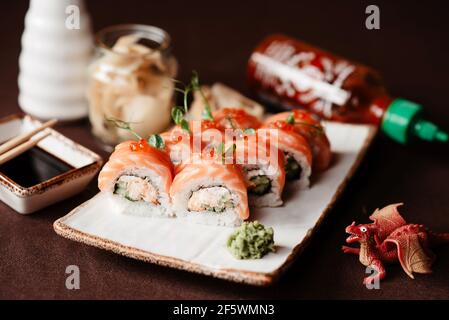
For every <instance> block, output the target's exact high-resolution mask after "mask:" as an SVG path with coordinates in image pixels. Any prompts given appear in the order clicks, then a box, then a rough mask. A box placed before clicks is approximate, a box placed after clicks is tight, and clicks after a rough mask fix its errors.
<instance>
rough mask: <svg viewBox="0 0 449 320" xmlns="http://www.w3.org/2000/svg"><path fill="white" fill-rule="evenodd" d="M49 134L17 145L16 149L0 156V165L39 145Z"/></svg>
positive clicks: (46, 133)
mask: <svg viewBox="0 0 449 320" xmlns="http://www.w3.org/2000/svg"><path fill="white" fill-rule="evenodd" d="M50 134H51V132H45V133H43V134H42V135H41V136H40V137H38V138H36V139H30V140H28V141H27V142H25V143H22V144H21V145H18V146H17V147H15V148H13V149H11V150H9V151H7V152H5V153H4V154H2V155H0V165H2V164H4V163H5V162H7V161H9V160H11V159H13V158H15V157H17V156H18V155H20V154H22V153H24V152H25V151H27V150H29V149H31V148H32V147H34V146H35V145H36V144H38V143H39V141H41V140H42V139H45V138H46V137H48V136H49V135H50Z"/></svg>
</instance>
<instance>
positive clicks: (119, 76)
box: [87, 24, 178, 149]
mask: <svg viewBox="0 0 449 320" xmlns="http://www.w3.org/2000/svg"><path fill="white" fill-rule="evenodd" d="M170 42H171V40H170V36H169V35H168V33H167V32H165V31H164V30H162V29H160V28H157V27H153V26H145V25H137V24H126V25H117V26H112V27H108V28H105V29H103V30H101V31H100V32H98V33H97V35H96V55H95V58H94V60H93V61H92V63H91V64H90V66H89V70H88V73H89V81H88V89H87V98H88V101H89V119H90V122H91V124H92V132H93V134H94V136H95V137H97V138H98V139H99V140H100V142H101V143H102V145H103V146H104V147H105V149H111V147H113V146H115V145H116V144H118V143H120V142H122V141H125V140H128V139H133V138H135V136H134V135H133V134H132V133H131V132H129V131H127V130H123V129H120V128H117V127H116V126H115V125H114V123H113V122H111V121H110V120H108V119H115V120H122V121H126V122H129V123H130V124H131V128H132V129H133V131H135V132H136V133H138V134H139V135H140V136H141V137H142V138H148V137H149V136H150V135H151V134H153V133H159V132H162V131H164V130H165V129H166V128H167V127H168V126H169V124H170V120H171V116H170V110H171V107H172V103H173V96H174V94H173V93H174V82H173V80H172V79H173V78H175V77H176V73H177V67H178V64H177V61H176V59H175V57H174V56H173V55H172V53H171V43H170Z"/></svg>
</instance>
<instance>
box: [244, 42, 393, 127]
mask: <svg viewBox="0 0 449 320" xmlns="http://www.w3.org/2000/svg"><path fill="white" fill-rule="evenodd" d="M248 81H249V85H250V88H251V89H252V90H253V91H254V92H255V93H256V94H257V95H258V96H259V98H260V99H261V100H263V101H265V102H268V103H270V104H272V105H274V106H277V107H280V108H281V109H283V110H289V109H295V108H298V107H301V108H305V109H307V110H309V111H311V112H313V113H315V114H318V115H319V116H321V117H322V118H324V119H329V120H335V121H340V122H352V123H372V124H379V123H380V122H381V120H382V117H383V114H384V112H385V110H386V108H387V107H388V106H389V105H390V103H391V101H392V99H391V98H390V97H389V96H388V95H387V91H386V89H385V87H384V85H383V82H382V80H381V77H380V75H379V74H378V73H377V72H376V71H375V70H373V69H371V68H369V67H366V66H364V65H362V64H359V63H356V62H353V61H349V60H346V59H344V58H341V57H339V56H336V55H334V54H331V53H329V52H326V51H324V50H321V49H318V48H315V47H313V46H310V45H308V44H306V43H303V42H300V41H298V40H295V39H292V38H290V37H287V36H284V35H272V36H269V37H268V38H266V39H265V40H264V41H262V43H260V44H259V45H258V46H257V48H256V49H255V50H254V52H253V53H252V55H251V57H250V60H249V63H248Z"/></svg>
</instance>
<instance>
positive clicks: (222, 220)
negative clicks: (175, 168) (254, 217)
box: [170, 161, 249, 227]
mask: <svg viewBox="0 0 449 320" xmlns="http://www.w3.org/2000/svg"><path fill="white" fill-rule="evenodd" d="M170 195H171V197H172V202H173V209H174V211H175V212H176V215H177V216H178V217H179V218H181V219H186V220H187V221H190V222H193V223H200V224H207V225H215V226H229V227H232V226H239V225H240V224H241V223H242V221H243V220H246V219H247V218H248V217H249V210H248V198H247V193H246V186H245V182H244V180H243V178H242V176H241V174H240V172H239V170H238V169H237V168H236V167H235V166H234V165H225V164H220V163H216V162H213V161H210V162H209V161H207V162H206V161H205V162H202V163H190V164H186V165H185V167H184V168H183V169H182V170H181V172H179V173H178V174H177V175H176V176H175V179H174V180H173V184H172V186H171V188H170Z"/></svg>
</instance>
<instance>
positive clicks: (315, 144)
mask: <svg viewBox="0 0 449 320" xmlns="http://www.w3.org/2000/svg"><path fill="white" fill-rule="evenodd" d="M269 123H274V124H275V125H276V126H278V127H280V128H282V127H284V126H285V124H288V125H290V124H291V125H292V126H293V129H294V131H295V132H297V133H298V134H300V135H302V136H303V137H304V138H305V139H306V140H307V142H308V143H309V145H310V147H311V148H312V154H313V169H314V170H316V171H324V170H326V169H327V168H328V167H329V165H330V163H331V161H332V152H331V149H330V143H329V140H328V138H327V136H326V132H325V130H324V128H323V126H322V125H321V122H320V121H319V120H317V119H316V118H315V116H314V115H313V114H311V113H309V112H307V111H304V110H298V109H297V110H292V111H287V112H281V113H278V114H275V115H273V116H271V117H268V118H267V119H266V121H265V124H269Z"/></svg>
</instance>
